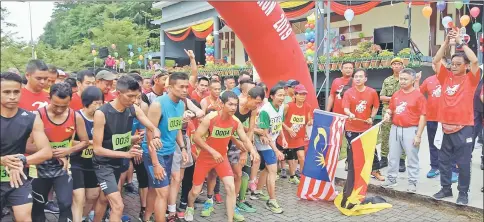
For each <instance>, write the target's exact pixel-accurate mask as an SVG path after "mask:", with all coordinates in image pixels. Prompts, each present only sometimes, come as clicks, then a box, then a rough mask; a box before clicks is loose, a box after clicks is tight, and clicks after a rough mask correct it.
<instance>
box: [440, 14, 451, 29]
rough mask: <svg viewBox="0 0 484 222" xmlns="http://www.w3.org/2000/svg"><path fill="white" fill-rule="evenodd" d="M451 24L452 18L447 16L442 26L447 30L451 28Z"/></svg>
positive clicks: (443, 19)
mask: <svg viewBox="0 0 484 222" xmlns="http://www.w3.org/2000/svg"><path fill="white" fill-rule="evenodd" d="M449 22H452V17H450V16H445V17H444V18H442V25H443V26H444V28H446V29H448V28H450V27H449Z"/></svg>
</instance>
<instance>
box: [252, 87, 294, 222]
mask: <svg viewBox="0 0 484 222" xmlns="http://www.w3.org/2000/svg"><path fill="white" fill-rule="evenodd" d="M284 95H285V92H284V87H283V86H281V85H276V86H274V87H272V89H271V90H270V92H269V96H270V99H269V103H266V104H264V106H262V108H261V109H260V113H259V117H258V123H259V126H258V127H259V128H261V129H262V130H263V131H264V133H263V134H262V135H261V134H258V133H256V136H255V146H256V147H257V150H258V151H259V154H260V156H261V164H260V168H259V169H261V170H262V172H261V173H260V176H259V183H257V190H256V191H255V192H254V194H255V196H256V197H257V198H258V199H260V200H267V203H266V208H267V209H269V210H270V211H272V212H273V213H277V214H280V213H282V212H283V210H282V208H281V207H280V206H279V204H278V203H277V200H276V176H277V161H278V160H283V159H284V154H283V153H282V152H281V151H279V150H278V149H277V147H276V139H277V137H278V136H279V134H280V132H281V130H282V122H283V121H284V106H283V103H284ZM265 135H267V137H264V136H265ZM280 135H281V136H282V147H287V142H286V139H285V138H284V134H280ZM267 140H268V141H267ZM265 185H267V192H268V193H269V197H267V196H266V195H265V194H263V192H262V188H264V186H265Z"/></svg>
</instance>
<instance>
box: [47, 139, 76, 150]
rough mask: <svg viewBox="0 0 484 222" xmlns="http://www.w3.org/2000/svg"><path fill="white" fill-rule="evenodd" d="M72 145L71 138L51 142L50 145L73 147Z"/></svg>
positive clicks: (53, 146)
mask: <svg viewBox="0 0 484 222" xmlns="http://www.w3.org/2000/svg"><path fill="white" fill-rule="evenodd" d="M70 145H71V141H70V140H64V141H62V142H50V146H51V147H52V149H59V148H69V147H71V146H70Z"/></svg>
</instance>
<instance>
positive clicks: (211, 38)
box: [205, 35, 213, 41]
mask: <svg viewBox="0 0 484 222" xmlns="http://www.w3.org/2000/svg"><path fill="white" fill-rule="evenodd" d="M205 40H207V41H212V40H213V36H212V35H208V36H207V38H205Z"/></svg>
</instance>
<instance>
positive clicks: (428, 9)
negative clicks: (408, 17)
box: [422, 5, 432, 19]
mask: <svg viewBox="0 0 484 222" xmlns="http://www.w3.org/2000/svg"><path fill="white" fill-rule="evenodd" d="M422 14H423V16H424V17H425V18H427V19H429V18H430V16H431V15H432V8H431V7H430V6H428V5H427V6H425V7H423V9H422Z"/></svg>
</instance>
